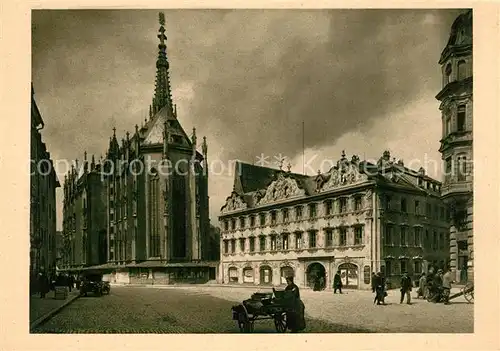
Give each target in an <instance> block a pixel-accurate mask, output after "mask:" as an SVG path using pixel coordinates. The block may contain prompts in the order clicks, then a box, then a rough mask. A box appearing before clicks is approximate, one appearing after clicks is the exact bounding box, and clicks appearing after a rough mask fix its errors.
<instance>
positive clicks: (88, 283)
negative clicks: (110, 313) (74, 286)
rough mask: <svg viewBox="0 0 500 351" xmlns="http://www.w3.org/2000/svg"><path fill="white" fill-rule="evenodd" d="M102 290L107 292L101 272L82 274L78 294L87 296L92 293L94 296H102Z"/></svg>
mask: <svg viewBox="0 0 500 351" xmlns="http://www.w3.org/2000/svg"><path fill="white" fill-rule="evenodd" d="M104 292H107V293H108V294H109V288H105V286H104V282H103V281H102V274H96V273H92V274H83V275H82V277H81V285H80V295H83V296H87V295H88V293H92V294H94V295H95V296H102V294H103V293H104Z"/></svg>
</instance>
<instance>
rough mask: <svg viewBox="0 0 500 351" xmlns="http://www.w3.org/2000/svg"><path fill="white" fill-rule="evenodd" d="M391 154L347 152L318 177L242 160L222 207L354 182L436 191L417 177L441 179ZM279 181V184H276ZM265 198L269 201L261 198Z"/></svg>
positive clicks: (307, 193)
mask: <svg viewBox="0 0 500 351" xmlns="http://www.w3.org/2000/svg"><path fill="white" fill-rule="evenodd" d="M389 156H390V154H389V152H387V151H386V152H385V153H384V156H383V157H381V159H380V160H379V162H378V163H377V164H372V163H370V162H367V161H359V159H358V158H357V156H354V157H353V159H352V160H351V161H349V160H348V159H347V158H345V155H343V156H342V158H341V159H340V160H339V162H338V163H337V165H336V166H333V167H332V168H331V169H330V170H329V171H328V172H326V173H322V174H318V175H316V176H307V175H303V174H297V173H291V172H285V171H283V170H279V169H275V168H269V167H262V166H256V165H252V164H248V163H245V162H241V161H238V162H236V165H235V176H234V185H233V193H232V194H231V196H230V197H228V199H227V201H226V205H224V206H223V207H222V209H221V211H223V213H224V212H226V213H227V212H232V211H234V210H237V209H238V208H240V209H243V208H252V207H256V206H261V205H263V204H268V203H269V201H271V202H272V201H280V202H281V201H283V200H285V199H287V198H290V199H292V198H297V196H298V197H300V196H304V195H305V196H311V195H315V194H318V191H319V192H329V191H332V190H336V189H341V188H345V187H348V186H350V185H358V184H359V185H362V184H370V181H374V182H376V183H377V184H379V185H386V186H393V187H394V188H400V189H401V190H403V189H407V190H411V189H413V190H417V191H422V192H425V193H428V194H432V193H434V194H436V192H435V191H430V190H427V189H426V188H425V187H423V186H420V185H419V182H418V181H417V179H418V178H420V179H421V180H424V181H430V182H432V183H434V184H436V185H438V186H439V185H440V182H438V181H436V180H434V179H432V178H430V177H428V176H426V175H425V172H424V171H423V169H421V170H419V171H418V172H417V171H414V170H411V169H409V168H407V167H405V166H404V164H403V162H402V161H398V162H395V160H394V161H391V160H390V157H389ZM290 178H291V179H293V180H294V181H295V182H296V185H294V184H295V183H294V182H293V180H289V179H290ZM285 179H288V180H285ZM275 181H277V183H274V185H272V183H273V182H275ZM290 182H291V183H290ZM278 183H279V185H278ZM286 184H288V185H286ZM269 186H271V188H269ZM290 186H291V187H292V188H293V187H295V189H296V190H293V191H294V192H293V193H289V195H286V193H287V187H288V189H291V188H290ZM276 187H277V188H276ZM297 187H298V188H299V189H297ZM283 189H284V190H283ZM318 189H319V190H318ZM280 190H283V191H284V192H285V196H284V197H283V193H281V195H280V194H278V193H276V195H275V193H274V192H275V191H278V192H279V191H280ZM301 194H302V195H301ZM275 196H277V197H275ZM290 196H291V197H290ZM263 198H265V200H263V201H261V199H263ZM272 199H275V200H272Z"/></svg>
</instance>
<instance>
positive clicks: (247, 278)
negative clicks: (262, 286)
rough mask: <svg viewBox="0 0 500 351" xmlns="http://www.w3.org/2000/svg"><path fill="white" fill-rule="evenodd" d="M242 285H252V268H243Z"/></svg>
mask: <svg viewBox="0 0 500 351" xmlns="http://www.w3.org/2000/svg"><path fill="white" fill-rule="evenodd" d="M243 283H246V284H253V283H254V274H253V268H252V267H245V268H243Z"/></svg>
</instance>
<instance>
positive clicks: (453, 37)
mask: <svg viewBox="0 0 500 351" xmlns="http://www.w3.org/2000/svg"><path fill="white" fill-rule="evenodd" d="M439 64H440V65H441V70H442V79H443V82H442V90H441V91H440V92H439V94H438V95H437V96H436V99H437V100H439V101H440V103H441V104H440V106H439V109H440V111H441V123H442V139H441V140H440V143H441V146H440V149H439V151H440V152H441V155H442V159H443V161H444V181H443V186H442V193H441V195H442V199H443V201H444V202H445V204H446V205H447V207H448V210H449V211H450V213H451V216H450V217H451V221H450V268H451V269H452V271H453V272H454V273H455V274H456V277H455V279H456V281H462V282H465V281H467V280H473V278H474V277H473V274H474V264H473V262H474V245H473V244H474V236H473V147H472V144H473V142H472V141H473V135H472V127H473V121H472V117H473V98H472V67H473V66H472V10H468V11H466V12H464V13H462V14H461V15H459V16H458V17H457V18H456V20H455V21H454V23H453V25H452V27H451V33H450V37H449V40H448V43H447V44H446V47H445V48H444V50H443V52H442V53H441V57H440V59H439Z"/></svg>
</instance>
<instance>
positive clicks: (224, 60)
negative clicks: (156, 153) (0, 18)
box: [32, 9, 459, 162]
mask: <svg viewBox="0 0 500 351" xmlns="http://www.w3.org/2000/svg"><path fill="white" fill-rule="evenodd" d="M458 13H459V10H456V9H454V10H328V11H325V10H307V11H303V10H175V11H173V10H168V11H165V17H166V29H167V33H166V34H167V36H168V41H167V44H168V56H169V60H170V64H171V70H170V74H171V82H172V86H173V89H174V92H173V98H174V101H175V102H177V103H178V105H179V119H180V120H181V123H182V124H183V126H184V127H185V129H186V131H187V132H188V133H189V131H190V129H191V127H192V126H196V127H197V128H198V135H207V137H208V140H209V150H210V152H211V154H209V156H211V157H215V156H218V157H219V158H221V159H222V160H223V161H224V160H228V159H234V158H239V159H243V160H246V161H250V162H251V161H252V160H254V157H255V156H256V155H258V154H260V153H261V152H263V153H265V154H268V155H272V154H278V153H280V152H281V153H284V154H286V155H287V156H289V157H293V156H295V155H296V154H298V153H300V152H301V150H302V135H301V133H302V122H303V121H304V123H305V142H306V147H321V146H325V145H332V144H334V143H335V141H336V140H337V139H338V138H340V137H341V136H342V135H343V134H344V133H347V132H350V131H363V130H366V129H369V128H371V126H372V125H373V123H374V122H375V121H376V120H377V119H379V118H382V117H387V116H391V117H393V118H394V121H395V123H397V118H398V113H399V112H400V111H401V110H402V109H403V108H404V107H405V105H407V104H409V103H411V102H412V100H414V99H415V98H416V97H417V96H420V97H421V96H422V95H424V96H425V95H428V96H429V101H431V102H433V101H434V95H435V94H436V93H437V92H438V91H439V89H440V84H441V83H440V70H439V67H438V64H437V61H438V58H439V55H440V53H441V50H442V49H443V47H444V45H445V44H446V41H447V38H448V35H449V30H450V27H451V24H452V22H453V20H454V19H455V17H456V16H457V15H458ZM158 27H159V25H158V11H154V10H144V11H142V10H141V11H137V10H102V11H94V10H72V11H66V10H50V11H47V10H43V11H41V10H35V11H33V12H32V30H33V37H32V59H33V63H32V66H33V72H32V75H33V83H34V88H35V94H36V99H37V103H38V105H39V108H40V110H41V112H42V116H43V118H44V119H45V122H46V128H45V129H44V139H45V140H46V141H47V144H48V147H49V149H50V151H51V154H52V156H53V157H54V158H56V159H75V158H80V159H81V157H82V155H83V151H84V150H87V152H88V153H89V154H96V155H99V154H103V153H104V152H105V150H106V147H107V145H108V140H109V137H110V135H111V133H112V131H111V129H112V128H113V127H114V126H116V128H117V132H118V134H119V136H120V137H121V136H123V135H124V133H125V131H127V130H128V131H133V130H134V125H135V124H139V125H140V124H141V121H143V120H144V118H145V117H146V113H147V109H148V106H149V104H150V101H151V98H152V95H153V89H154V78H155V60H156V56H157V50H158V49H157V45H158V39H157V37H156V35H157V30H158ZM436 103H437V102H436ZM436 121H438V111H437V106H436ZM409 132H411V131H409ZM214 142H215V144H217V145H218V146H219V147H215V148H210V143H212V145H213V143H214Z"/></svg>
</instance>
